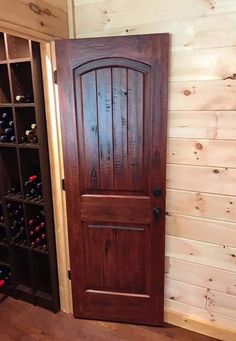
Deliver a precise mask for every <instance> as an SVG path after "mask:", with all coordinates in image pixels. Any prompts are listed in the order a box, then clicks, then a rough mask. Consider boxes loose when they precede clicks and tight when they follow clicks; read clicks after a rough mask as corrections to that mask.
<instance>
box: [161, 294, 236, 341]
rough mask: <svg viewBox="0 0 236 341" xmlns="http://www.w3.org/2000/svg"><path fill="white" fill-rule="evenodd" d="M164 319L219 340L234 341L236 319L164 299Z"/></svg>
mask: <svg viewBox="0 0 236 341" xmlns="http://www.w3.org/2000/svg"><path fill="white" fill-rule="evenodd" d="M165 318H166V320H167V321H169V322H172V323H174V324H176V325H178V326H181V327H182V328H186V329H190V330H198V331H199V332H201V333H203V334H206V335H211V336H214V337H216V338H217V340H218V339H219V338H220V339H221V340H225V341H234V340H235V335H236V328H235V323H236V319H235V318H233V317H230V316H227V315H224V314H219V313H216V312H214V313H213V312H209V311H208V310H205V309H200V308H198V307H194V306H191V305H188V304H184V303H181V302H177V301H174V300H170V299H165Z"/></svg>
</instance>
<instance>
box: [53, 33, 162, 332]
mask: <svg viewBox="0 0 236 341" xmlns="http://www.w3.org/2000/svg"><path fill="white" fill-rule="evenodd" d="M101 47H102V48H101ZM56 52H57V59H58V78H59V82H58V83H59V94H60V105H61V117H62V133H63V144H64V164H65V183H66V194H67V210H68V226H69V241H70V256H71V257H70V260H71V273H72V292H73V306H74V315H75V316H76V317H83V318H96V319H102V320H115V321H124V322H136V323H144V324H151V325H161V324H162V323H163V302H164V293H163V291H164V245H165V232H164V212H165V189H164V187H165V172H166V167H165V161H166V126H167V119H166V111H167V85H168V84H167V66H168V58H167V56H168V35H167V34H165V35H149V36H145V37H143V36H142V37H140V36H136V37H116V38H113V39H110V38H102V39H96V40H95V39H93V40H91V39H87V40H78V41H77V40H71V41H60V42H56ZM121 56H122V57H121ZM121 68H123V69H124V70H125V73H123V75H122V73H121V70H120V69H121ZM117 72H118V74H117ZM113 81H114V82H113ZM68 84H70V85H69V87H68ZM152 89H155V91H157V93H158V96H153V95H152V94H153V90H152ZM156 89H157V90H156ZM72 102H73V105H71V103H72ZM114 108H115V113H114V111H113V109H114ZM124 108H125V110H124ZM118 111H119V112H118ZM117 112H118V116H117V117H114V114H116V115H117ZM68 113H70V114H69V115H68ZM114 119H115V120H118V121H120V122H119V126H116V129H114V123H115V121H114ZM72 126H73V128H72V129H71V127H72ZM118 128H119V130H118ZM117 130H118V131H117ZM125 135H126V136H125ZM114 136H115V139H114ZM117 136H118V138H117ZM122 146H123V148H121V147H122ZM117 148H118V149H119V151H120V152H121V155H118V153H117ZM122 149H123V150H122ZM115 153H116V154H115ZM114 155H115V157H114ZM120 159H123V160H124V162H123V163H122V167H123V175H125V177H126V178H127V183H125V182H124V181H119V185H118V181H117V179H119V177H120V174H119V172H118V173H117V172H116V171H115V169H116V168H117V163H118V164H120ZM117 160H118V161H117ZM150 164H152V168H151V167H150ZM78 165H79V166H78ZM118 170H119V169H118ZM156 174H158V176H156ZM157 186H159V187H160V188H163V194H162V196H160V197H156V196H154V193H153V188H156V187H157ZM155 207H156V208H158V209H159V208H160V214H158V213H157V214H156V217H154V213H153V209H154V208H155ZM159 216H160V217H159ZM136 224H137V226H136ZM122 234H124V235H122ZM125 236H126V238H127V239H128V240H130V241H129V253H126V257H127V260H126V257H124V255H125V254H124V250H121V247H122V245H124V238H125ZM127 251H128V250H127ZM117 260H119V263H121V262H123V263H124V264H123V266H122V264H119V267H118V266H117ZM128 262H129V264H130V265H129V268H130V270H129V276H130V278H129V282H127V279H126V273H125V271H126V267H125V265H126V263H128ZM118 275H119V277H118ZM124 279H125V281H124V282H123V280H124ZM120 281H121V284H120ZM127 289H128V290H127Z"/></svg>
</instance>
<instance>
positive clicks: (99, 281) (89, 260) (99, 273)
mask: <svg viewBox="0 0 236 341" xmlns="http://www.w3.org/2000/svg"><path fill="white" fill-rule="evenodd" d="M83 229H84V239H85V256H86V259H85V262H86V277H87V283H88V289H91V288H102V287H103V282H104V280H103V237H102V233H101V229H99V228H97V227H94V226H93V225H87V224H86V223H84V225H83Z"/></svg>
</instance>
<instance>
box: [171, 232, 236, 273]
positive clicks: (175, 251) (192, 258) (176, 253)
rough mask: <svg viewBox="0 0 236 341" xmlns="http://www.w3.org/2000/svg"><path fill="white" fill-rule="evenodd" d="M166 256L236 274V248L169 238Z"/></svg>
mask: <svg viewBox="0 0 236 341" xmlns="http://www.w3.org/2000/svg"><path fill="white" fill-rule="evenodd" d="M166 255H167V256H169V257H172V258H176V259H179V260H184V261H188V262H192V263H197V264H202V265H206V266H212V267H216V268H219V269H223V270H229V271H232V272H235V274H236V248H230V247H227V246H220V245H215V244H209V243H203V242H199V241H195V240H190V239H184V238H178V237H172V236H167V237H166Z"/></svg>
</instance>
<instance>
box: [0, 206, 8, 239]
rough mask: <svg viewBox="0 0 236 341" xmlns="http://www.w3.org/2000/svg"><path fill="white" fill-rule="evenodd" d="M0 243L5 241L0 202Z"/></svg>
mask: <svg viewBox="0 0 236 341" xmlns="http://www.w3.org/2000/svg"><path fill="white" fill-rule="evenodd" d="M0 243H4V244H6V243H7V237H6V230H5V226H4V217H3V210H2V205H1V204H0Z"/></svg>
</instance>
